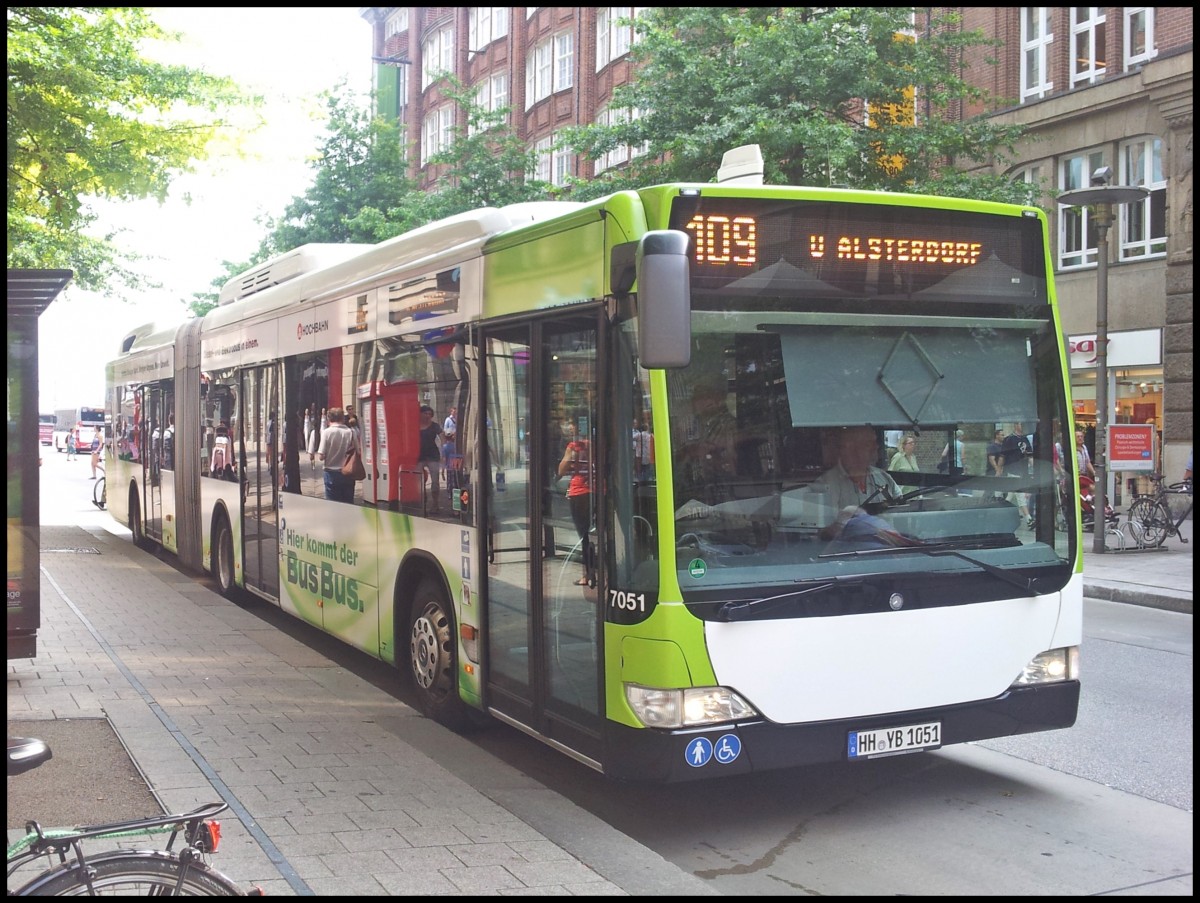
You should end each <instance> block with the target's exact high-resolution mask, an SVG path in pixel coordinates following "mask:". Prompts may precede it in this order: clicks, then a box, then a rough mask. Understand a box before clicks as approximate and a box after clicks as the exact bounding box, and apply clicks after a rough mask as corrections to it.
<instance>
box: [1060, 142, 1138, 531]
mask: <svg viewBox="0 0 1200 903" xmlns="http://www.w3.org/2000/svg"><path fill="white" fill-rule="evenodd" d="M1111 179H1112V169H1111V168H1110V167H1108V166H1101V167H1100V168H1099V169H1097V170H1096V171H1095V172H1094V173H1092V187H1091V188H1077V189H1075V190H1074V191H1064V192H1063V193H1062V194H1060V195H1059V196H1058V202H1059V203H1060V204H1062V205H1064V206H1066V207H1091V208H1092V220H1093V221H1094V222H1095V224H1096V460H1095V461H1093V462H1092V466H1093V467H1094V468H1095V470H1096V492H1095V496H1094V497H1093V511H1094V512H1095V513H1094V515H1093V517H1092V533H1093V536H1092V551H1093V552H1096V553H1097V554H1103V553H1104V552H1105V545H1104V530H1105V520H1104V510H1105V508H1106V507H1107V504H1108V230H1109V227H1110V226H1112V223H1113V208H1114V207H1118V206H1120V205H1121V204H1131V203H1133V202H1134V201H1140V200H1142V199H1143V198H1145V197H1147V196H1148V195H1149V194H1150V191H1149V189H1146V188H1139V187H1135V186H1131V185H1110V184H1109V182H1110V181H1111Z"/></svg>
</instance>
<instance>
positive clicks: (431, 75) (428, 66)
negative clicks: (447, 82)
mask: <svg viewBox="0 0 1200 903" xmlns="http://www.w3.org/2000/svg"><path fill="white" fill-rule="evenodd" d="M453 71H454V26H453V25H447V26H445V27H444V28H439V29H438V30H437V31H435V32H434V33H433V34H431V35H430V36H429V37H427V38H426V39H425V40H424V41H423V42H422V43H421V90H422V91H424V90H425V89H426V88H428V87H429V86H430V85H432V84H433V83H434V82H435V81H437V80H438V79H439V78H441V77H442V76H443V75H446V74H447V73H449V72H453Z"/></svg>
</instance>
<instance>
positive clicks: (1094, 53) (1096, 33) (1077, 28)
mask: <svg viewBox="0 0 1200 903" xmlns="http://www.w3.org/2000/svg"><path fill="white" fill-rule="evenodd" d="M1068 10H1069V12H1068V15H1069V16H1070V22H1071V53H1070V57H1071V87H1072V88H1078V87H1080V86H1081V85H1092V84H1095V83H1096V82H1098V81H1101V80H1103V78H1104V75H1105V73H1106V72H1107V71H1108V66H1107V63H1108V60H1107V56H1108V42H1107V40H1106V37H1107V34H1106V29H1107V27H1108V26H1107V22H1108V16H1107V14H1106V13H1105V11H1104V10H1105V8H1104V7H1102V6H1071V7H1068Z"/></svg>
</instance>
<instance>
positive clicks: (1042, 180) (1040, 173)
mask: <svg viewBox="0 0 1200 903" xmlns="http://www.w3.org/2000/svg"><path fill="white" fill-rule="evenodd" d="M1012 176H1013V181H1014V182H1024V183H1025V184H1026V185H1033V186H1035V187H1036V188H1037V196H1038V197H1043V196H1044V195H1045V194H1046V171H1045V168H1044V167H1043V166H1042V164H1041V163H1032V164H1030V165H1029V166H1025V167H1022V168H1021V169H1018V170H1017V171H1016V172H1014V173H1013V174H1012ZM1064 209H1065V208H1064Z"/></svg>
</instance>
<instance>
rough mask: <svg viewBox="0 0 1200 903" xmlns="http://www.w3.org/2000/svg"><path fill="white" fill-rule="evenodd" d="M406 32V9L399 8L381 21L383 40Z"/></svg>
mask: <svg viewBox="0 0 1200 903" xmlns="http://www.w3.org/2000/svg"><path fill="white" fill-rule="evenodd" d="M406 31H408V7H406V6H405V7H401V8H400V9H398V10H396V11H395V12H393V13H391V14H390V15H389V16H388V17H387V18H386V19H384V20H383V39H384V40H385V41H386V40H387V39H388V38H390V37H392V36H393V35H398V34H403V33H404V32H406Z"/></svg>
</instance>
